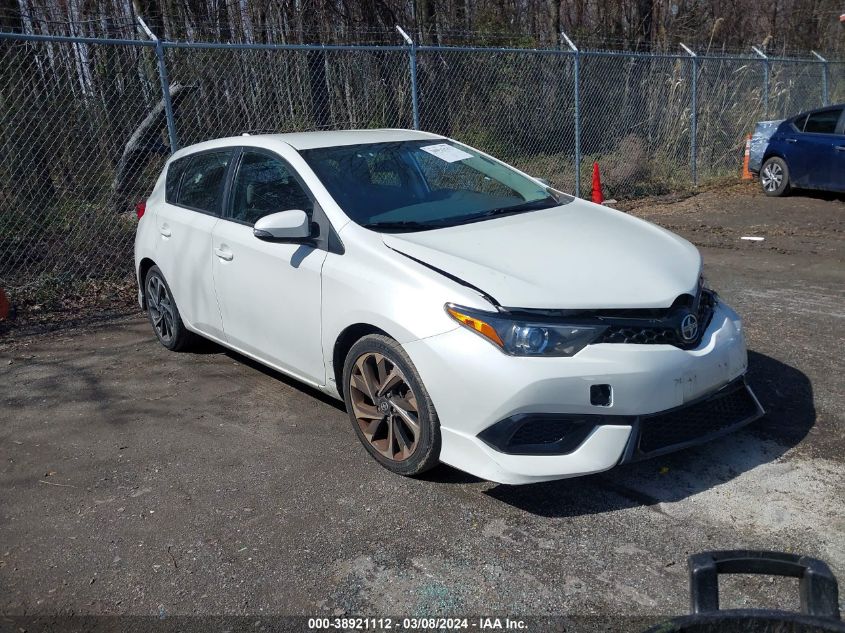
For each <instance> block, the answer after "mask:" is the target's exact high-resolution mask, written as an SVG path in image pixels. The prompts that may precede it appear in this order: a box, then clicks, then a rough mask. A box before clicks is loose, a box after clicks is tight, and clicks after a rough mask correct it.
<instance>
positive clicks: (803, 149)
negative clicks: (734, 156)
mask: <svg viewBox="0 0 845 633" xmlns="http://www.w3.org/2000/svg"><path fill="white" fill-rule="evenodd" d="M759 175H760V184H761V185H762V187H763V191H764V192H765V193H766V195H767V196H782V195H784V194H787V193H789V191H790V190H791V189H821V190H823V191H837V192H845V104H840V105H835V106H828V107H826V108H819V109H818V110H811V111H810V112H803V113H801V114H799V115H797V116H794V117H791V118H789V119H786V120H785V121H783V122H782V123H781V124H780V125H778V127H777V130H775V133H774V134H772V137H771V139H770V140H769V144H768V146H767V147H766V150H765V152H764V153H763V160H762V164H761V166H760V171H759Z"/></svg>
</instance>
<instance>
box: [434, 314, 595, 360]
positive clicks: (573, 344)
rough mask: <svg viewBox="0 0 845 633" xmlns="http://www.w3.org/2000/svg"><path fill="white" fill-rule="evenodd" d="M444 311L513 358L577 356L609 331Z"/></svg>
mask: <svg viewBox="0 0 845 633" xmlns="http://www.w3.org/2000/svg"><path fill="white" fill-rule="evenodd" d="M445 308H446V312H447V313H448V314H449V316H451V317H452V318H453V319H455V320H456V321H457V322H458V323H460V324H461V325H463V326H464V327H465V328H467V329H469V330H472V331H473V332H475V333H476V334H478V335H480V336H483V337H484V338H486V339H487V340H488V341H490V342H491V343H493V344H494V345H495V346H496V347H498V348H499V349H500V350H502V351H503V352H504V353H505V354H509V355H511V356H574V355H575V354H577V353H578V352H579V351H581V350H582V349H583V348H584V347H585V346H587V345H589V344H590V343H592V342H593V341H595V340H596V339H597V338H598V337H599V336H601V334H602V333H603V332H604V331H605V330H606V329H607V328H606V327H604V326H600V325H599V326H596V325H578V324H574V323H573V324H566V323H545V322H535V321H524V320H520V319H514V318H510V317H508V316H507V315H503V314H497V313H494V312H484V311H482V310H475V309H472V308H464V307H462V306H457V305H454V304H451V303H447V304H446V306H445Z"/></svg>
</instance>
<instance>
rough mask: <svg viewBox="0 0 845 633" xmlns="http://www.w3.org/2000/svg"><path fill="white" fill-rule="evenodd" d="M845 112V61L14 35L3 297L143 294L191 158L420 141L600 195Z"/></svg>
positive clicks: (693, 176)
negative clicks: (771, 126) (240, 143)
mask: <svg viewBox="0 0 845 633" xmlns="http://www.w3.org/2000/svg"><path fill="white" fill-rule="evenodd" d="M841 101H845V62H832V61H831V62H827V61H824V60H822V59H821V58H820V57H815V58H812V59H806V60H796V59H778V58H765V57H763V56H762V55H755V56H747V57H741V56H734V57H717V56H695V55H694V54H691V53H685V52H682V53H679V54H677V55H668V54H639V53H631V52H625V53H621V52H617V53H613V52H606V51H578V50H576V49H575V48H574V46H573V47H572V48H570V49H561V50H529V49H512V48H511V49H504V48H496V49H490V48H474V47H433V46H414V45H413V44H409V45H407V46H358V47H356V46H304V45H226V44H185V43H170V42H153V41H134V40H98V39H90V38H69V37H47V36H32V35H19V34H9V33H0V149H2V154H1V155H2V156H3V159H4V160H2V161H0V204H2V208H1V210H0V287H2V288H5V289H6V290H7V291H12V293H13V294H14V293H17V295H18V296H19V297H22V296H27V295H33V296H34V295H38V294H39V293H41V294H42V295H43V294H45V293H46V294H49V293H50V292H53V293H56V294H66V293H67V292H68V290H69V289H72V288H74V287H75V286H80V285H85V284H88V285H91V284H97V285H99V286H100V287H103V286H105V287H108V285H109V284H119V283H123V284H125V283H126V282H127V281H128V280H131V278H132V264H131V262H132V240H133V235H134V226H135V219H134V214H133V213H132V210H133V207H134V204H135V203H136V202H138V201H140V200H142V199H143V198H144V197H145V196H146V195H147V194H148V193H149V191H150V189H151V187H152V185H153V184H154V182H155V179H156V175H157V173H158V171H159V170H160V168H161V165H162V163H163V161H164V160H165V159H166V157H167V155H168V154H169V153H170V151H171V148H172V147H173V146H175V145H181V146H184V145H187V144H190V143H195V142H198V141H202V140H205V139H209V138H215V137H220V136H227V135H235V134H241V133H243V132H266V131H278V132H284V131H293V130H309V129H333V128H368V127H370V128H371V127H406V128H412V127H419V128H421V129H425V130H430V131H432V132H437V133H441V134H445V135H448V136H451V137H454V138H456V139H458V140H461V141H463V142H466V143H468V144H470V145H473V146H475V147H478V148H480V149H482V150H485V151H487V152H490V153H492V154H494V155H496V156H499V157H501V158H503V159H504V160H506V161H508V162H511V163H513V164H515V165H517V166H518V167H520V168H522V169H524V170H525V171H527V172H529V173H531V174H533V175H536V176H539V177H543V178H546V179H548V180H549V181H551V182H552V183H553V184H555V185H556V186H558V187H560V188H561V189H564V190H566V191H573V192H576V193H579V194H587V193H589V177H590V171H591V169H592V164H593V162H594V161H596V162H598V163H599V164H600V165H601V168H602V177H603V181H604V184H605V194H606V195H607V196H609V197H614V198H626V197H634V196H642V195H651V194H662V193H667V192H671V191H678V190H684V189H689V188H691V187H693V186H695V185H697V184H701V183H705V182H707V181H712V180H713V179H716V178H720V177H724V176H731V175H737V174H738V173H739V166H740V162H741V156H742V150H743V147H744V139H745V135H746V134H747V133H749V132H750V131H752V130H753V127H754V123H755V122H756V121H758V120H765V119H777V118H783V117H785V116H787V115H790V114H793V113H796V112H798V111H801V110H804V109H809V108H812V107H816V106H820V105H822V104H824V103H835V102H841Z"/></svg>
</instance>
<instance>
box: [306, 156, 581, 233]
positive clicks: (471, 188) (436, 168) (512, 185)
mask: <svg viewBox="0 0 845 633" xmlns="http://www.w3.org/2000/svg"><path fill="white" fill-rule="evenodd" d="M300 154H302V156H303V157H304V158H305V161H306V162H307V163H308V164H309V165H310V166H311V169H313V170H314V172H315V173H316V174H317V177H318V178H319V179H320V180H321V181H322V183H323V185H325V187H326V189H328V191H329V193H330V194H331V195H332V197H334V199H335V200H336V201H337V203H338V204H339V205H340V206H341V207H342V208H343V210H344V211H345V212H346V214H347V215H348V216H349V217H350V218H351V219H352V220H353V221H355V222H357V223H358V224H360V225H362V226H365V227H367V228H369V229H373V230H377V231H384V232H407V231H421V230H427V229H434V228H441V227H445V226H455V225H458V224H466V223H468V222H476V221H480V220H484V219H488V218H492V217H496V216H501V215H511V214H514V213H523V212H528V211H535V210H537V209H548V208H550V207H555V206H558V205H560V204H564V203H566V202H569V201H570V200H571V198H570V197H568V196H565V195H564V194H560V193H558V192H555V191H553V190H551V189H550V188H548V187H545V186H543V185H541V184H539V183H538V182H535V181H534V180H531V179H530V178H526V177H525V176H522V175H521V174H519V173H518V172H516V171H514V170H513V169H511V168H509V167H507V166H506V165H504V164H502V163H499V162H497V161H494V160H491V159H490V158H487V157H486V156H482V155H480V154H478V152H475V151H473V150H472V149H469V148H467V147H463V146H460V145H458V144H457V143H452V142H450V141H446V140H440V139H432V140H425V141H398V142H393V143H372V144H367V145H347V146H340V147H321V148H317V149H310V150H303V151H301V152H300Z"/></svg>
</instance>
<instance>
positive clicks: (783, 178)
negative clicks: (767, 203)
mask: <svg viewBox="0 0 845 633" xmlns="http://www.w3.org/2000/svg"><path fill="white" fill-rule="evenodd" d="M760 185H761V186H762V187H763V193H765V194H766V195H767V196H783V195H786V194H787V193H789V190H790V188H791V186H790V184H789V167H788V166H787V164H786V161H785V160H783V159H782V158H778V157H777V156H772V157H771V158H769V159H767V160H766V162H765V163H763V167H762V168H761V169H760Z"/></svg>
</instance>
